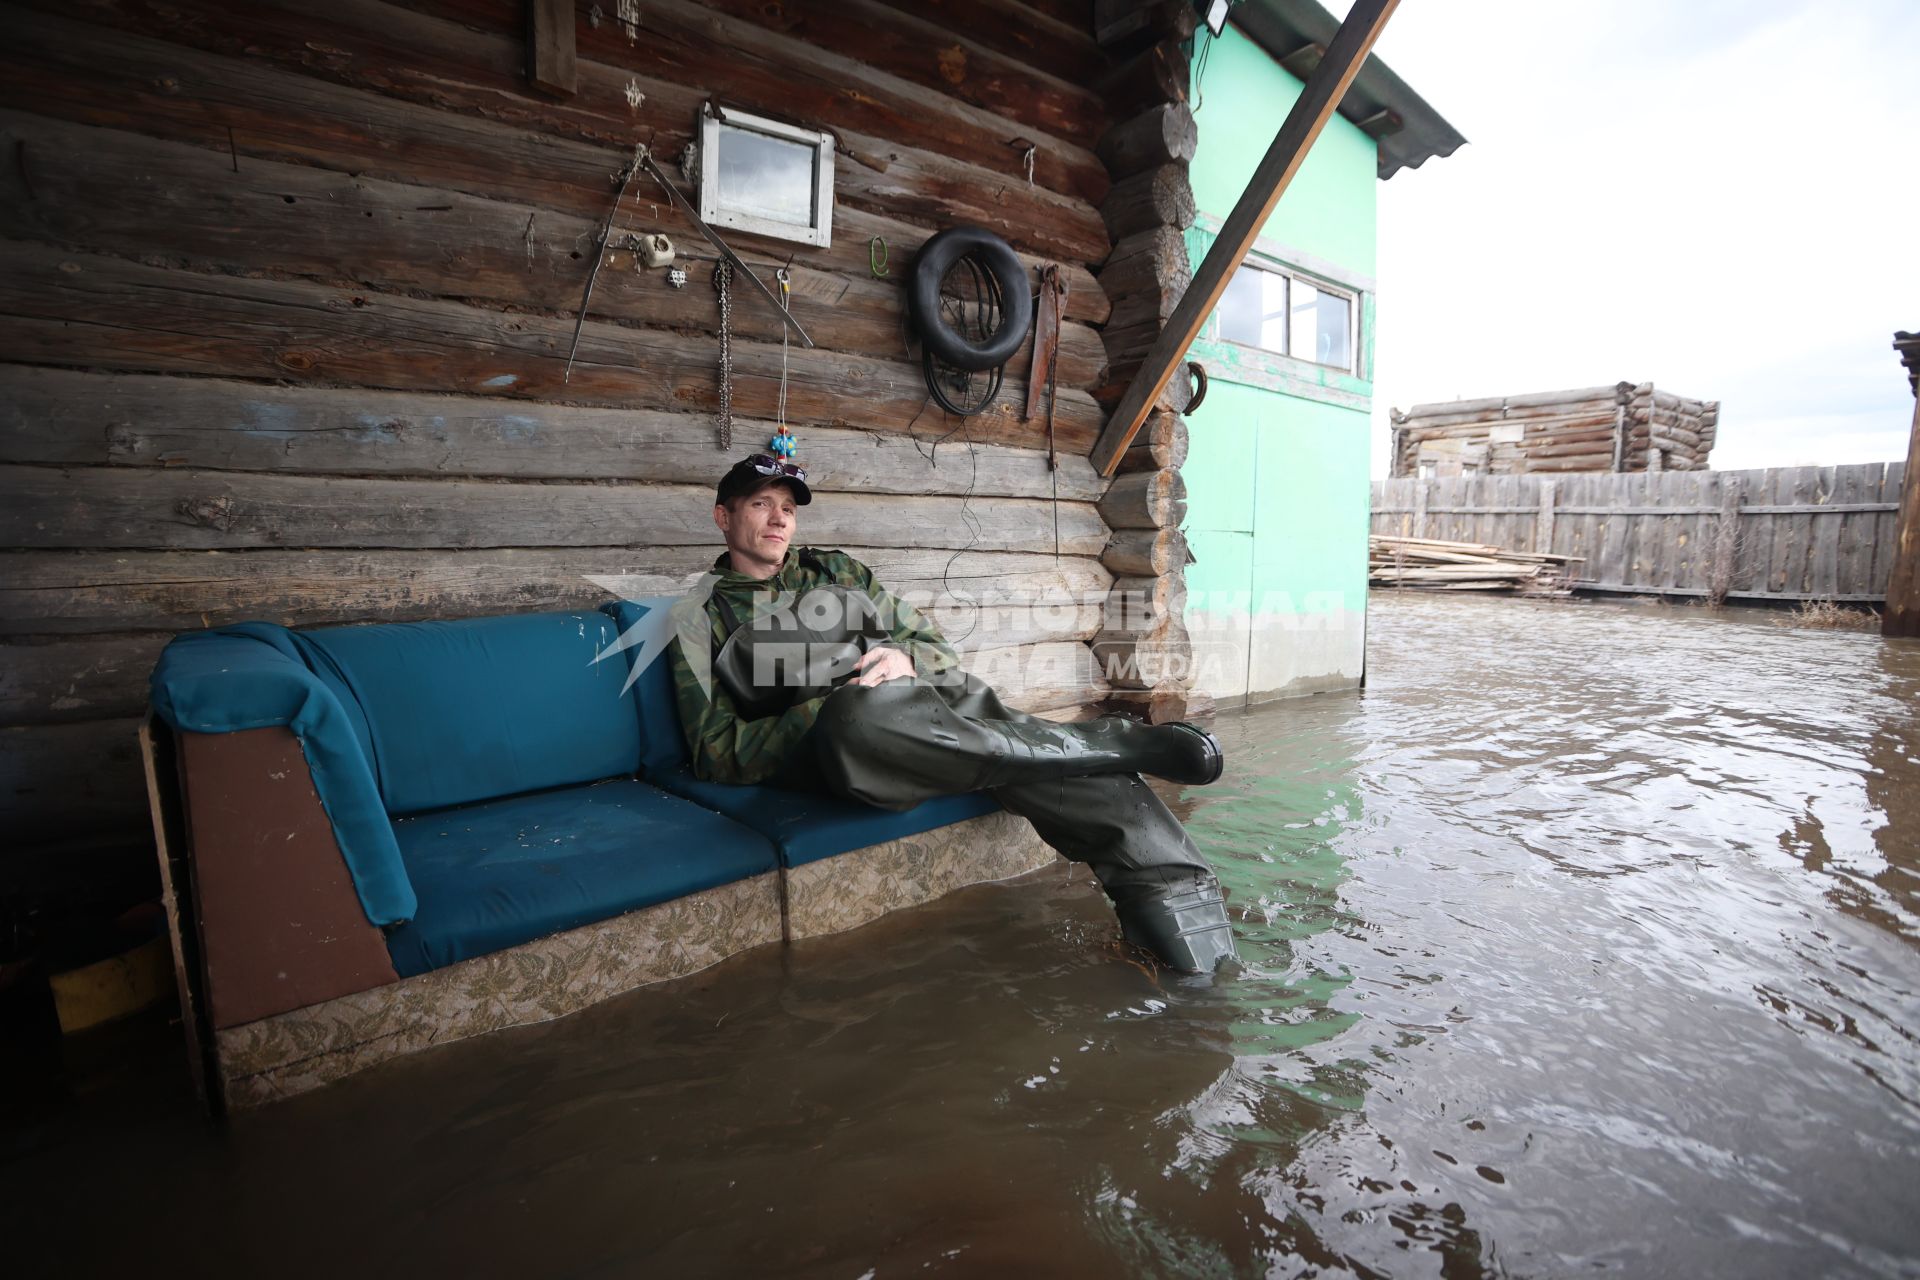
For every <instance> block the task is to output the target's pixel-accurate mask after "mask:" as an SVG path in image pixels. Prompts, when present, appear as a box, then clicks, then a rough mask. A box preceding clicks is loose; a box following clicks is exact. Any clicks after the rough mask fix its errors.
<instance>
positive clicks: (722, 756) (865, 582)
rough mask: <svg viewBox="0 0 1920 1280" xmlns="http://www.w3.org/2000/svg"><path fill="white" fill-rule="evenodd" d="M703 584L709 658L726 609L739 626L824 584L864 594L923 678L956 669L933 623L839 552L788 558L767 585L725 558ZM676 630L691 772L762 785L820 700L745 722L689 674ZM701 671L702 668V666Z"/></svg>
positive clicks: (713, 686) (676, 680)
mask: <svg viewBox="0 0 1920 1280" xmlns="http://www.w3.org/2000/svg"><path fill="white" fill-rule="evenodd" d="M703 582H705V583H706V584H708V588H709V589H708V595H707V598H706V605H705V608H706V621H707V628H708V637H709V654H711V653H712V651H714V650H717V649H718V648H719V647H720V645H721V644H722V643H724V641H725V640H726V637H727V622H726V615H725V610H724V609H723V608H722V606H721V603H720V600H721V598H724V599H725V600H726V602H727V603H728V604H729V605H731V606H732V612H733V614H734V616H735V617H737V618H739V619H741V620H742V621H743V622H744V621H746V620H750V619H752V618H753V617H755V616H756V615H757V614H758V613H762V612H765V611H766V610H767V609H769V608H771V607H772V604H773V601H774V599H775V598H776V593H779V594H782V595H788V596H789V598H791V596H794V595H798V594H799V593H801V592H804V591H807V590H809V589H811V588H813V587H817V586H823V585H826V584H829V583H832V584H838V585H840V586H843V587H852V588H855V589H857V590H859V591H863V592H865V593H866V594H867V595H868V596H869V597H870V598H871V599H872V600H873V602H874V603H875V604H876V605H877V606H879V609H880V613H881V617H882V618H884V619H887V620H888V621H889V623H890V625H889V626H888V628H887V630H888V633H889V634H890V635H891V636H892V638H893V642H894V643H895V644H897V645H899V647H900V648H901V649H903V650H904V651H905V652H906V654H907V656H908V657H910V658H912V659H913V665H914V670H915V671H916V672H917V673H918V674H920V675H921V676H933V675H937V674H938V673H940V672H944V671H948V670H951V669H952V668H954V667H955V666H957V665H958V664H959V661H960V659H959V657H958V655H956V654H955V653H954V651H953V648H952V646H950V645H949V644H948V643H947V642H946V639H945V638H944V637H943V636H942V635H941V634H940V632H939V631H938V629H936V628H935V627H934V625H933V624H932V623H931V622H928V621H927V619H926V618H925V617H923V616H922V615H921V614H920V612H919V611H918V610H916V609H914V608H913V606H911V605H909V604H906V603H905V602H903V601H901V600H900V599H899V598H898V597H897V596H895V595H894V594H893V593H892V592H890V591H888V590H887V589H886V588H885V587H883V586H881V585H880V584H879V583H878V582H877V581H875V580H874V576H873V571H872V570H871V569H869V568H867V566H865V565H864V564H861V563H860V562H859V561H858V560H855V559H854V558H853V557H852V556H850V555H847V554H846V553H845V552H842V551H816V550H814V549H813V548H811V547H805V548H800V549H797V550H791V551H788V552H787V559H786V563H785V564H783V565H782V566H781V567H780V572H778V573H776V574H775V575H774V576H773V577H771V578H768V579H764V580H763V579H759V578H750V577H748V576H747V575H746V574H744V573H736V572H734V571H733V568H732V565H731V562H730V561H729V560H728V558H727V555H726V553H724V552H723V553H722V554H721V556H720V558H719V559H717V560H715V561H714V562H713V569H712V571H711V573H710V574H709V575H708V576H707V578H706V579H704V580H703ZM687 636H688V633H687V632H686V631H684V630H683V631H682V632H681V633H680V635H679V636H677V637H676V638H675V639H674V641H673V644H672V645H671V647H670V649H669V653H670V655H671V660H672V663H673V691H674V697H675V700H676V701H677V703H678V705H679V710H680V728H681V731H682V732H683V733H684V734H685V735H686V739H687V751H688V753H689V754H690V755H691V756H692V758H693V773H694V776H695V777H697V778H701V779H703V780H705V781H708V782H737V783H749V782H764V781H766V780H767V779H768V778H770V777H772V776H773V775H774V774H775V773H777V772H778V771H779V769H780V766H781V765H782V764H784V763H785V762H786V759H787V757H788V756H789V755H790V754H791V753H792V751H793V748H794V746H795V745H796V744H798V743H799V741H800V739H801V738H803V737H805V736H806V733H807V730H809V729H811V728H812V727H813V722H814V719H815V717H817V716H818V715H819V714H820V704H821V703H823V702H825V701H826V699H825V698H824V697H821V698H813V699H810V700H809V701H806V702H799V703H795V704H794V705H793V706H791V707H789V708H788V709H787V710H785V711H784V712H781V713H780V714H778V715H770V716H765V717H762V718H761V719H757V720H749V719H745V718H743V717H742V716H741V715H740V713H739V711H738V709H737V708H736V707H735V705H734V701H733V699H732V698H731V697H729V696H728V695H727V691H726V690H725V689H723V688H721V687H720V685H719V683H718V682H717V681H714V680H712V679H711V678H706V679H704V680H703V679H701V678H697V677H696V676H695V675H694V672H693V669H692V667H691V666H690V665H689V664H688V662H687V657H686V654H685V652H684V651H683V649H682V645H683V644H684V643H685V642H686V640H687ZM702 665H703V666H704V665H705V664H702ZM703 685H704V686H705V687H703Z"/></svg>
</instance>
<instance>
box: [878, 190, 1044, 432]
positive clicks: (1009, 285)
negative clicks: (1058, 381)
mask: <svg viewBox="0 0 1920 1280" xmlns="http://www.w3.org/2000/svg"><path fill="white" fill-rule="evenodd" d="M907 312H908V314H909V315H910V316H911V317H912V319H913V324H914V329H915V330H916V332H917V333H918V334H919V337H920V365H921V370H922V372H923V373H924V374H925V375H926V380H927V393H928V394H929V395H930V396H932V397H933V399H934V402H935V403H937V404H938V405H939V406H940V407H941V408H942V409H944V410H946V411H947V412H948V413H951V414H955V415H957V416H959V417H967V416H969V415H972V414H976V413H979V412H980V411H981V410H983V409H985V408H987V406H989V405H991V404H992V403H993V401H994V399H995V397H997V396H998V395H999V394H1000V384H1001V382H1002V380H1003V377H1004V375H1005V370H1006V363H1007V361H1008V360H1010V359H1012V358H1013V355H1014V353H1015V352H1016V351H1018V350H1019V349H1020V344H1021V343H1022V342H1024V341H1026V337H1027V330H1028V329H1029V328H1031V327H1032V324H1033V294H1032V292H1031V289H1030V286H1029V284H1028V281H1027V271H1026V267H1025V266H1024V265H1022V263H1021V261H1020V258H1019V256H1018V255H1017V254H1015V253H1014V251H1013V249H1012V247H1011V246H1009V245H1008V244H1007V242H1006V241H1005V240H1002V239H1001V238H1000V237H999V236H997V235H994V234H993V233H992V232H991V231H986V230H983V229H981V228H979V227H951V228H948V229H947V230H945V231H942V232H941V233H940V234H938V235H936V236H934V237H933V238H932V239H931V240H929V241H927V243H926V244H925V245H923V246H921V249H920V253H919V255H918V256H917V257H916V258H915V259H914V264H913V274H912V276H911V277H910V278H909V280H908V282H907ZM983 375H984V376H983Z"/></svg>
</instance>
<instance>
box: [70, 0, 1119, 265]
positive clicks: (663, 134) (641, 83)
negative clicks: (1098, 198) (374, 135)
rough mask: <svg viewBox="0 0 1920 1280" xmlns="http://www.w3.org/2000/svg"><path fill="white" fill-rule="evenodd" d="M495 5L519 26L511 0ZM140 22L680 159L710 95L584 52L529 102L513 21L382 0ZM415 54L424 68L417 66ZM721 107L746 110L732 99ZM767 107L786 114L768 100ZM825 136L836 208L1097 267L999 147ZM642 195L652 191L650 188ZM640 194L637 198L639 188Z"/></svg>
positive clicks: (1068, 204) (171, 35)
mask: <svg viewBox="0 0 1920 1280" xmlns="http://www.w3.org/2000/svg"><path fill="white" fill-rule="evenodd" d="M97 2H102V3H104V2H107V0H97ZM507 7H508V8H510V9H511V10H512V11H513V14H514V18H515V21H516V22H517V20H518V13H519V2H518V0H514V2H513V3H511V4H509V5H508V6H507ZM114 12H115V13H116V14H117V13H118V12H120V11H119V10H117V9H116V10H114ZM168 24H170V25H168ZM396 25H398V26H401V27H405V28H407V29H408V31H407V35H408V38H409V39H411V40H412V41H413V42H414V43H413V45H412V47H411V48H409V49H408V50H407V51H406V52H405V53H404V54H400V55H398V56H396V55H395V54H394V52H393V49H394V44H393V42H394V39H395V35H396V33H395V32H393V31H392V30H391V28H393V27H394V26H396ZM143 27H144V29H146V30H147V31H148V34H152V35H158V36H161V37H162V38H167V39H175V40H185V41H187V42H189V43H194V44H197V45H199V46H200V47H202V48H211V49H213V50H215V51H225V52H228V53H240V52H244V54H245V55H246V56H247V57H248V58H250V59H254V60H265V59H272V60H273V61H274V62H277V63H279V64H281V65H283V66H288V67H291V68H293V69H296V70H299V71H302V72H311V71H313V70H316V69H317V70H320V71H321V73H322V74H323V75H325V76H326V77H327V78H328V79H331V80H335V81H338V82H341V83H345V84H348V85H351V86H353V87H355V88H363V89H372V90H375V91H378V92H382V93H393V92H395V91H396V90H398V91H399V92H400V93H401V94H403V95H404V96H406V97H408V98H409V99H410V100H412V101H416V102H420V103H422V104H423V105H430V106H433V107H438V108H443V109H444V108H447V107H454V108H456V109H461V110H465V111H468V112H472V113H476V114H477V113H480V112H484V111H489V110H494V111H498V110H499V108H500V107H501V106H502V104H505V105H506V112H507V114H509V115H510V116H511V118H513V119H514V120H515V122H516V123H519V124H522V125H525V126H530V127H533V128H537V129H541V130H554V131H560V132H564V133H565V134H567V135H569V136H573V137H577V138H579V139H581V140H582V141H587V142H597V143H602V144H610V145H612V146H614V147H616V148H618V149H619V150H621V151H625V150H627V149H628V148H630V147H631V146H632V143H633V140H634V137H635V134H636V125H637V124H638V123H640V121H641V120H644V121H645V122H646V124H647V126H648V129H649V133H650V135H651V145H652V146H653V147H654V148H655V149H656V150H657V151H658V152H659V153H660V154H662V155H673V154H676V153H678V152H679V151H680V150H681V148H683V147H684V146H685V145H686V144H687V143H688V142H689V141H690V140H691V139H692V130H693V128H694V127H695V122H696V121H697V119H698V112H699V108H700V105H701V103H702V102H703V101H705V99H706V97H707V94H708V92H709V90H708V89H706V88H703V87H700V86H697V85H688V84H686V83H684V82H679V83H676V82H674V81H670V80H651V79H649V80H641V79H640V78H638V77H636V76H635V75H634V73H633V72H632V71H630V70H628V69H625V68H621V67H614V66H609V65H607V64H605V63H601V62H595V61H588V60H582V61H580V62H579V64H578V75H577V81H578V92H577V93H575V94H573V95H572V96H571V97H570V98H569V99H568V100H567V101H566V102H564V103H555V102H552V101H550V100H546V99H541V98H536V97H531V96H529V95H527V94H526V93H525V91H524V87H523V86H522V84H521V82H520V77H519V73H518V70H517V67H516V61H517V58H518V55H519V50H520V48H521V40H520V38H519V36H518V33H517V32H516V31H513V29H512V28H511V27H510V28H509V29H508V30H507V31H504V32H501V33H500V34H497V35H493V34H488V33H484V32H480V31H474V30H470V29H468V28H466V27H463V26H460V25H457V24H454V23H449V22H440V21H437V20H434V19H431V18H423V17H420V16H418V15H409V14H397V13H395V12H394V10H393V8H392V6H390V5H386V4H378V3H373V2H372V0H342V2H341V4H340V5H337V6H330V7H329V8H328V9H327V10H326V11H324V13H316V12H314V11H311V10H307V11H301V12H298V13H297V14H296V13H290V12H288V11H285V10H270V9H265V8H258V7H255V6H235V5H227V4H220V3H217V2H215V0H180V3H179V4H177V5H173V6H169V8H168V16H167V18H166V19H165V20H164V22H163V21H162V20H160V19H158V18H157V17H149V18H148V20H147V21H146V22H145V23H144V24H143ZM316 44H323V45H324V47H325V49H326V50H327V54H326V55H325V56H324V57H319V56H316V52H315V45H316ZM416 50H418V51H420V52H415V51H416ZM422 61H424V62H427V63H428V64H429V66H428V67H427V68H425V69H422V70H415V69H414V68H415V66H416V64H417V63H419V62H422ZM316 63H317V64H318V66H317V67H316ZM396 67H397V68H398V74H395V70H396ZM636 96H638V97H640V98H642V99H644V100H645V101H646V102H647V103H648V104H649V105H648V108H647V110H646V112H645V113H644V114H643V115H640V114H637V113H636V109H635V108H634V106H633V105H632V100H633V98H634V97H636ZM728 101H729V104H730V105H744V104H740V103H738V101H737V99H735V98H733V97H732V96H729V99H728ZM765 109H768V110H776V111H778V112H779V113H780V114H782V115H786V114H787V112H786V111H785V110H784V109H783V108H782V107H780V105H779V104H777V103H775V104H772V105H769V106H767V107H766V108H765ZM1003 127H1004V126H1003ZM835 132H836V134H837V136H838V140H839V144H840V146H841V147H842V148H843V149H844V151H845V152H846V153H847V154H848V155H850V156H853V157H855V158H858V159H862V160H864V161H865V162H864V163H860V164H848V165H841V166H838V167H837V173H836V177H835V197H836V202H837V203H841V204H850V205H853V206H856V207H860V208H864V209H868V210H870V211H872V212H875V213H878V214H882V215H886V216H891V217H899V218H906V219H909V220H912V221H920V222H932V223H935V224H939V223H941V222H954V221H960V222H968V223H976V224H978V225H983V226H988V227H991V228H992V229H994V230H997V231H999V232H1001V233H1002V234H1003V235H1007V236H1008V238H1009V239H1011V240H1013V241H1015V242H1016V243H1021V244H1026V245H1028V246H1030V247H1033V248H1035V249H1038V250H1039V251H1041V252H1043V253H1046V254H1049V255H1053V256H1060V257H1064V258H1065V259H1067V260H1069V261H1077V262H1087V261H1098V259H1099V257H1100V255H1101V253H1102V251H1103V250H1104V248H1105V243H1106V239H1105V234H1104V230H1103V228H1102V227H1101V224H1100V220H1099V216H1098V215H1097V214H1096V213H1095V211H1094V209H1093V207H1092V206H1091V205H1090V204H1089V202H1087V201H1086V200H1084V199H1081V198H1080V197H1079V196H1077V195H1062V194H1057V193H1055V192H1053V191H1051V190H1049V189H1048V188H1046V187H1043V186H1041V185H1040V184H1039V183H1037V182H1036V183H1032V184H1029V183H1027V182H1026V181H1025V180H1024V174H1023V173H1020V171H1019V169H1018V167H1017V165H1013V164H1007V162H1010V161H1014V160H1016V159H1017V157H1014V156H1012V155H1010V154H1008V153H1007V150H1008V149H1007V148H1005V147H1002V148H1001V149H1000V150H1001V154H1000V155H999V156H996V157H995V158H996V159H997V160H999V161H1001V162H1002V163H1003V164H1006V165H1007V168H1009V169H1012V170H1013V172H1007V171H1006V170H1005V169H1003V170H1000V171H989V170H984V169H982V168H981V167H979V166H977V165H973V164H968V163H965V162H962V161H957V160H954V159H951V158H949V157H947V156H944V155H941V154H939V153H937V152H933V151H927V150H923V149H920V148H916V147H912V146H908V145H905V144H904V143H903V141H902V139H901V137H900V135H899V133H897V132H896V133H892V134H889V135H886V136H885V137H874V136H869V135H865V134H861V133H857V132H855V131H853V130H849V129H847V128H846V127H845V125H844V123H841V125H840V128H838V129H836V130H835ZM1002 136H1004V135H1002ZM1016 174H1017V175H1018V177H1017V178H1016ZM651 194H652V198H654V199H658V198H659V197H658V193H657V192H653V193H651ZM642 195H643V197H645V196H646V195H648V192H647V191H645V190H643V191H642ZM1056 232H1057V233H1059V234H1058V235H1056Z"/></svg>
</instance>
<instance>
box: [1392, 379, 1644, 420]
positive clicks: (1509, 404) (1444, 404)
mask: <svg viewBox="0 0 1920 1280" xmlns="http://www.w3.org/2000/svg"><path fill="white" fill-rule="evenodd" d="M1617 390H1618V389H1617V387H1613V386H1606V387H1577V388H1574V389H1572V390H1569V391H1536V392H1530V393H1528V394H1526V395H1517V396H1487V397H1482V398H1481V399H1478V400H1436V401H1432V402H1430V403H1427V404H1416V405H1414V406H1413V408H1411V409H1409V410H1407V416H1408V417H1412V418H1419V417H1428V416H1432V415H1434V414H1442V413H1484V412H1487V411H1489V410H1491V411H1493V412H1495V413H1498V412H1499V411H1500V410H1502V409H1507V410H1513V409H1535V408H1541V407H1543V406H1551V405H1557V404H1562V403H1573V402H1586V401H1596V400H1604V401H1606V402H1607V403H1608V404H1612V403H1614V402H1615V397H1616V393H1617Z"/></svg>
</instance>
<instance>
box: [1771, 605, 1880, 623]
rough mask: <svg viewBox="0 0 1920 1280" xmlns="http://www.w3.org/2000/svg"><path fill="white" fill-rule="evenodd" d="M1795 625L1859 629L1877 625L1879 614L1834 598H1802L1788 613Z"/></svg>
mask: <svg viewBox="0 0 1920 1280" xmlns="http://www.w3.org/2000/svg"><path fill="white" fill-rule="evenodd" d="M1790 617H1791V620H1792V623H1793V625H1794V626H1796V627H1826V628H1838V629H1846V630H1860V629H1863V628H1866V627H1872V626H1878V625H1879V622H1880V615H1879V614H1877V613H1875V612H1874V611H1873V610H1871V609H1850V608H1848V607H1847V606H1846V605H1843V604H1841V603H1839V602H1838V601H1834V600H1802V601H1801V602H1800V604H1799V607H1798V608H1796V609H1794V611H1793V613H1792V614H1791V615H1790Z"/></svg>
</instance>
